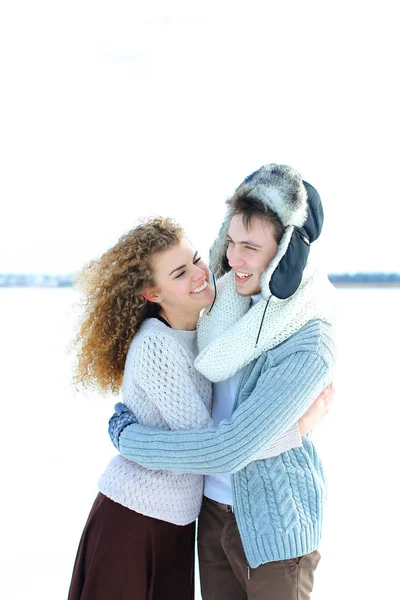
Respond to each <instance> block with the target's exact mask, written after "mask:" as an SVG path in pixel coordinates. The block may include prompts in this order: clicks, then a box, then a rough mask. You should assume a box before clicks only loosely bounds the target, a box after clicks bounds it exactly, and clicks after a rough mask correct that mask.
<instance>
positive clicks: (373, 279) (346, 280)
mask: <svg viewBox="0 0 400 600" xmlns="http://www.w3.org/2000/svg"><path fill="white" fill-rule="evenodd" d="M328 277H329V279H330V281H331V282H332V283H333V284H334V285H353V284H354V285H360V284H364V285H393V284H396V285H400V273H365V272H361V273H331V274H329V275H328ZM72 285H73V277H72V275H71V274H68V275H35V274H27V275H23V274H19V273H18V274H17V273H7V274H4V275H2V274H0V287H51V288H56V287H64V288H65V287H72Z"/></svg>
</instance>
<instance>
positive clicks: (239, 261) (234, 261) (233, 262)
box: [227, 250, 245, 268]
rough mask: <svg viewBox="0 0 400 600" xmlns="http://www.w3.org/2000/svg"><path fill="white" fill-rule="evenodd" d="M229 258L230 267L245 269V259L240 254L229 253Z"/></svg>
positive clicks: (235, 252)
mask: <svg viewBox="0 0 400 600" xmlns="http://www.w3.org/2000/svg"><path fill="white" fill-rule="evenodd" d="M227 258H228V263H229V266H230V267H232V268H235V267H243V265H244V263H245V261H244V259H243V257H242V256H241V255H240V253H239V252H237V251H235V250H232V251H231V252H229V254H228V256H227Z"/></svg>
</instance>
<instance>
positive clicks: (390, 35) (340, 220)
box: [0, 0, 400, 273]
mask: <svg viewBox="0 0 400 600" xmlns="http://www.w3.org/2000/svg"><path fill="white" fill-rule="evenodd" d="M4 4H5V3H4ZM6 4H7V6H6V7H3V8H2V9H1V14H0V57H1V58H0V60H1V85H2V92H1V96H0V103H1V111H0V119H1V122H0V126H1V133H0V152H1V157H0V158H1V177H0V202H1V206H2V208H1V215H0V272H3V273H4V272H9V271H17V272H18V271H19V272H44V271H47V272H71V271H75V270H76V269H78V268H80V266H82V264H83V263H84V262H86V261H87V260H89V259H90V258H92V257H94V256H97V255H99V254H101V253H102V252H103V251H104V250H106V249H107V248H108V247H109V246H110V245H111V244H113V243H115V242H116V241H117V239H118V237H119V236H120V235H122V234H123V233H124V231H126V230H128V229H129V228H131V227H132V226H133V225H134V224H135V222H136V220H137V218H138V217H139V216H145V215H148V214H149V213H152V214H156V213H160V214H163V215H170V216H174V217H175V218H176V219H177V220H179V221H181V222H182V223H183V225H184V226H185V227H186V229H187V230H188V234H189V237H190V238H191V240H192V242H193V243H194V244H195V245H196V246H197V247H198V248H199V249H200V251H201V252H202V253H206V252H207V249H208V246H209V245H210V243H211V242H212V240H213V238H214V236H215V235H216V233H217V231H218V228H219V225H220V220H221V217H222V215H223V212H224V200H225V199H226V198H227V197H228V196H229V195H230V194H231V193H232V191H233V190H234V188H235V187H236V186H237V185H238V184H239V183H240V182H241V181H242V179H243V178H244V177H245V176H246V175H248V174H249V173H250V172H252V171H253V170H255V169H257V168H258V167H260V166H261V165H262V164H265V163H268V162H281V163H287V164H290V165H292V166H293V167H295V168H296V169H297V170H299V171H300V172H301V174H302V176H303V178H304V179H306V180H307V181H309V182H310V183H312V184H313V185H314V186H315V187H316V188H317V189H318V190H319V192H320V194H321V197H322V200H323V203H324V207H325V216H326V221H325V227H324V232H323V237H322V239H321V242H319V243H318V246H316V249H315V252H316V253H318V254H319V256H320V258H322V259H323V262H324V264H325V266H326V268H327V269H328V270H329V271H357V270H386V271H400V265H399V262H400V261H399V256H400V252H399V249H398V223H399V216H400V209H399V204H400V202H399V201H400V198H399V185H398V170H399V167H398V165H399V150H398V140H399V137H400V135H399V134H400V127H399V116H398V115H399V110H398V107H399V106H400V98H399V92H398V87H399V86H398V56H399V55H400V48H399V36H398V26H397V23H398V21H397V17H396V16H395V12H394V6H395V3H394V2H387V1H385V0H384V1H383V2H382V1H381V2H379V3H375V2H365V1H364V2H358V1H357V2H352V1H351V0H347V1H346V2H342V1H335V2H321V0H319V1H313V2H307V1H303V2H298V1H293V2H286V1H284V0H282V1H280V2H274V3H269V2H267V1H263V2H251V1H247V2H246V3H244V2H237V3H236V2H232V1H229V2H218V1H217V0H214V1H213V2H202V3H196V8H193V3H189V2H187V1H185V2H175V1H173V2H168V1H166V0H164V1H163V2H154V1H153V2H151V3H148V2H141V3H139V2H134V1H132V0H130V1H126V2H125V1H119V0H113V2H104V1H99V0H96V1H94V0H79V1H76V0H70V1H69V2H66V1H65V2H58V1H54V0H48V1H44V0H37V1H36V2H32V1H30V0H29V1H28V0H24V1H18V0H14V1H13V2H8V3H6Z"/></svg>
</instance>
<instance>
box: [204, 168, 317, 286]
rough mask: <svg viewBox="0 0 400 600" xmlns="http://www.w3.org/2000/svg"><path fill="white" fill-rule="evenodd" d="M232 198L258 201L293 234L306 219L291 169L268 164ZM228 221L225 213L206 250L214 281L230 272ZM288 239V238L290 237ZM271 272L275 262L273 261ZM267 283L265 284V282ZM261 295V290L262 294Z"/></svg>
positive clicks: (282, 250) (303, 198) (302, 194)
mask: <svg viewBox="0 0 400 600" xmlns="http://www.w3.org/2000/svg"><path fill="white" fill-rule="evenodd" d="M236 194H244V195H248V196H249V197H251V198H254V199H257V200H260V201H261V202H263V203H264V204H265V206H267V208H269V209H270V210H272V211H274V212H275V213H276V214H277V215H278V217H279V219H280V220H281V222H282V224H283V226H284V227H285V228H286V229H287V230H290V232H291V233H292V232H293V229H294V227H301V226H302V225H304V223H305V221H306V219H307V191H306V188H305V187H304V184H303V181H302V179H301V176H300V174H299V173H298V172H297V171H295V169H293V168H292V167H289V166H287V165H278V164H274V163H273V164H270V165H264V166H263V167H261V168H260V169H258V171H255V172H254V173H252V174H251V175H249V176H248V177H246V179H245V180H244V181H243V183H241V184H240V186H239V187H238V188H237V190H236V192H235V195H236ZM230 221H231V217H230V212H229V209H228V211H227V212H226V215H225V219H224V221H223V223H222V226H221V229H220V231H219V233H218V237H217V239H216V240H215V242H214V243H213V245H212V246H211V249H210V269H211V271H212V272H213V273H214V274H215V276H216V277H217V279H218V278H220V277H222V276H223V275H224V274H225V273H226V272H227V271H229V270H230V267H229V265H228V261H227V258H226V250H227V246H228V244H227V234H228V230H229V225H230ZM290 235H291V234H290ZM290 235H289V233H287V232H285V234H284V236H283V239H282V241H281V244H280V248H279V249H278V254H279V256H280V257H282V256H283V254H284V253H285V251H286V249H287V246H288V244H289V242H290ZM273 262H274V268H275V267H276V265H277V264H278V262H279V261H275V260H274V261H273ZM268 270H269V273H268V276H267V278H264V281H265V284H266V285H268V282H269V280H270V278H271V275H272V272H273V270H272V269H268ZM266 279H268V282H267V281H266ZM263 291H264V290H263Z"/></svg>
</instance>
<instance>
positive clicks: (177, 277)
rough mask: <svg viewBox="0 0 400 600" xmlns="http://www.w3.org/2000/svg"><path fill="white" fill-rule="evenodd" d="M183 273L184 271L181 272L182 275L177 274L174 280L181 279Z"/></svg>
mask: <svg viewBox="0 0 400 600" xmlns="http://www.w3.org/2000/svg"><path fill="white" fill-rule="evenodd" d="M184 273H185V271H182V273H179V275H177V276H176V277H175V279H179V277H182V275H184Z"/></svg>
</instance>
